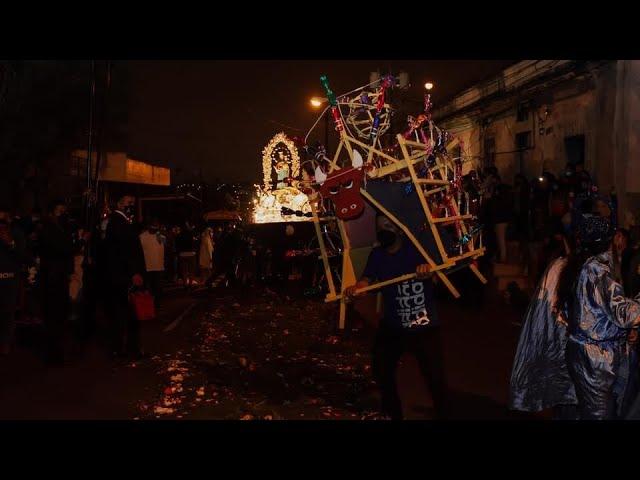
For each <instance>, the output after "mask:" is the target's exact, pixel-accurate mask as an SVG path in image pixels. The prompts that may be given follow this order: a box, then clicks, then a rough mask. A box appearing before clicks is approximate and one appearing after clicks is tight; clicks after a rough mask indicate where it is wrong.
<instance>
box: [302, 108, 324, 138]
mask: <svg viewBox="0 0 640 480" xmlns="http://www.w3.org/2000/svg"><path fill="white" fill-rule="evenodd" d="M327 110H329V105H327V107H326V108H325V109H324V110H323V111H322V113H321V114H320V116H319V117H318V119H317V120H316V121H315V123H314V124H313V125H312V127H311V128H310V129H309V131H308V132H307V134H306V135H305V136H304V143H305V144H306V143H307V138H309V135H311V132H313V129H314V128H316V126H317V125H318V122H320V120H321V119H322V117H323V116H324V114H325V113H327Z"/></svg>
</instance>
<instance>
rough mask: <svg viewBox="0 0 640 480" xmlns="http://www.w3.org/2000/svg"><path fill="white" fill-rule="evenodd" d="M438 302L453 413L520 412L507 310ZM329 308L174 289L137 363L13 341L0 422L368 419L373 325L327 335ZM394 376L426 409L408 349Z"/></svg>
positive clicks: (2, 368) (258, 292) (97, 348)
mask: <svg viewBox="0 0 640 480" xmlns="http://www.w3.org/2000/svg"><path fill="white" fill-rule="evenodd" d="M440 311H441V316H442V318H443V321H444V332H443V333H444V342H445V361H446V365H445V367H446V371H447V376H448V381H449V384H450V387H451V389H452V392H453V393H452V397H453V405H452V408H453V413H454V415H455V416H456V417H457V418H466V419H510V418H521V417H520V416H518V415H515V414H513V413H510V412H509V411H508V410H507V408H506V403H507V394H508V391H507V386H508V379H509V373H510V368H511V362H512V359H513V352H514V349H515V344H516V341H517V335H518V327H517V326H515V325H514V324H513V322H514V321H515V320H517V317H516V316H515V315H514V314H513V313H512V312H510V311H509V310H508V309H507V308H506V307H505V306H503V305H500V304H499V303H498V302H490V303H488V304H486V305H484V306H483V307H482V308H478V307H468V306H466V307H465V305H464V302H461V303H456V302H452V301H449V300H443V302H442V303H441V305H440ZM334 313H335V312H334V306H333V305H326V304H324V303H323V302H321V301H318V300H312V299H303V298H298V299H294V298H289V297H287V296H286V294H282V295H278V294H275V293H274V292H271V291H269V290H268V289H263V288H253V289H249V290H248V291H241V290H234V289H224V288H221V289H216V290H214V292H213V293H208V292H206V291H203V292H199V293H198V292H196V293H195V294H192V295H187V294H185V293H177V294H176V293H174V294H172V296H171V297H170V298H169V299H167V301H166V302H165V304H164V307H163V309H162V311H161V315H160V318H159V319H158V320H156V321H154V322H151V323H149V324H146V325H144V327H143V339H144V344H145V346H146V349H147V350H148V351H149V352H150V354H151V356H150V358H149V359H146V360H144V361H142V362H138V363H134V364H125V363H119V364H117V363H113V362H111V361H110V360H109V359H108V358H107V356H106V350H105V349H104V348H103V347H102V346H101V345H100V342H99V341H97V340H95V341H92V342H91V343H90V344H89V345H88V346H87V348H86V351H85V355H84V357H83V358H82V359H80V360H77V361H75V362H74V363H72V364H71V365H68V366H64V367H59V368H46V367H44V366H43V365H42V363H41V361H40V360H39V359H38V358H37V357H36V356H35V355H34V353H33V349H32V348H30V347H29V346H28V345H26V346H22V347H20V348H19V349H18V350H17V351H16V352H15V353H14V354H12V356H11V357H9V358H8V359H4V360H3V361H2V363H0V378H2V383H3V388H2V389H0V419H156V418H159V419H164V418H167V419H175V418H190V419H241V418H244V419H259V418H265V419H362V418H375V415H376V407H377V392H376V389H375V386H374V384H373V382H372V381H371V376H370V368H369V347H370V343H371V333H372V332H371V331H370V329H368V328H366V327H365V328H362V329H360V330H358V331H356V332H351V333H350V334H349V335H346V336H336V335H335V333H336V332H335V331H334V329H333V328H334V327H333V322H331V321H330V319H331V318H333V315H334ZM98 337H100V336H98ZM399 375H400V379H399V382H400V386H399V388H400V389H401V394H402V397H403V399H404V409H405V414H406V416H407V418H410V419H428V418H430V417H431V415H432V411H431V408H430V405H431V401H430V397H429V394H428V391H427V390H426V388H425V387H424V386H423V384H422V382H421V379H420V376H419V375H418V371H417V367H416V365H415V362H414V361H413V359H412V358H411V357H406V358H403V359H402V363H401V366H400V373H399Z"/></svg>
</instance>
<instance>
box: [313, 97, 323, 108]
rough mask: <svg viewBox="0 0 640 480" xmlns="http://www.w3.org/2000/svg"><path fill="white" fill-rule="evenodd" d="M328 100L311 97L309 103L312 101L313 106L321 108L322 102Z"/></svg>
mask: <svg viewBox="0 0 640 480" xmlns="http://www.w3.org/2000/svg"><path fill="white" fill-rule="evenodd" d="M326 101H327V99H326V98H321V97H311V100H309V103H311V106H312V107H313V108H320V107H321V106H322V104H323V103H325V102H326Z"/></svg>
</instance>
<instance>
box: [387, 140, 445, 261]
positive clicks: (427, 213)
mask: <svg viewBox="0 0 640 480" xmlns="http://www.w3.org/2000/svg"><path fill="white" fill-rule="evenodd" d="M398 143H399V144H400V149H401V150H402V154H403V155H404V156H405V158H406V157H407V155H408V153H407V147H406V145H405V144H404V138H403V137H402V135H400V134H398ZM407 165H408V167H409V173H410V174H411V178H412V180H413V183H414V185H416V193H417V194H418V199H420V204H421V205H422V210H424V214H425V216H426V217H427V220H428V222H429V227H430V228H431V232H432V233H433V238H434V240H435V241H436V244H437V245H438V250H439V251H440V256H441V257H442V260H443V262H444V263H447V252H446V250H445V249H444V245H442V240H441V239H440V232H438V229H437V228H436V225H435V223H434V221H433V217H432V216H431V210H430V209H429V205H428V204H427V199H426V198H425V196H424V193H423V192H422V188H420V187H419V186H418V176H417V175H416V171H415V170H414V168H413V165H412V164H411V162H407Z"/></svg>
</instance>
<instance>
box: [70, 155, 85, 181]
mask: <svg viewBox="0 0 640 480" xmlns="http://www.w3.org/2000/svg"><path fill="white" fill-rule="evenodd" d="M69 175H71V176H72V177H86V176H87V159H86V158H82V157H76V156H71V167H70V169H69Z"/></svg>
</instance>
